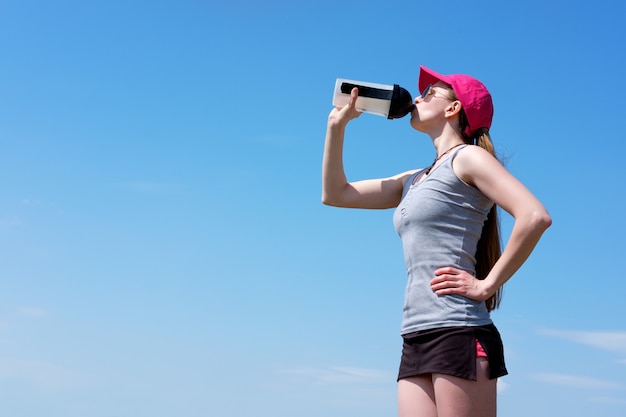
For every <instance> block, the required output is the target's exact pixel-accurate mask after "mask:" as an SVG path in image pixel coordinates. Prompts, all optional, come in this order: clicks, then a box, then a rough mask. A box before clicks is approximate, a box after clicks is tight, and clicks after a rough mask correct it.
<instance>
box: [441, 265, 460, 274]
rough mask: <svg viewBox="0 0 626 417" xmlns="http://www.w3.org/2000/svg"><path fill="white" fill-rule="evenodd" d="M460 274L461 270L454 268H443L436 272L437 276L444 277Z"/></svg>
mask: <svg viewBox="0 0 626 417" xmlns="http://www.w3.org/2000/svg"><path fill="white" fill-rule="evenodd" d="M459 272H460V270H459V269H456V268H455V267H453V266H444V267H442V268H438V269H436V270H435V275H436V276H438V275H444V274H449V275H456V274H458V273H459Z"/></svg>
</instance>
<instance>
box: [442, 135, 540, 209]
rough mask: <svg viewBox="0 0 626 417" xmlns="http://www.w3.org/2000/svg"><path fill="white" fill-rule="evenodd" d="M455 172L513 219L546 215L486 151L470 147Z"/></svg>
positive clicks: (463, 153) (461, 153) (458, 159)
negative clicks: (538, 214) (539, 213)
mask: <svg viewBox="0 0 626 417" xmlns="http://www.w3.org/2000/svg"><path fill="white" fill-rule="evenodd" d="M454 171H455V173H456V174H457V175H458V176H459V178H461V179H462V180H463V181H465V182H467V183H469V184H471V185H473V186H475V187H476V188H478V189H479V190H480V191H481V192H482V193H483V194H485V195H486V196H487V197H489V198H490V199H491V200H492V201H493V202H494V203H495V204H497V205H498V206H500V207H502V209H504V210H505V211H507V212H508V213H509V214H511V215H512V216H513V217H519V216H521V215H523V214H537V213H538V212H541V213H543V212H545V208H544V207H543V205H542V204H541V203H540V202H539V200H537V198H536V197H535V196H534V195H533V194H532V193H531V192H530V191H529V190H528V189H527V188H526V187H525V186H524V185H523V184H522V183H521V182H520V181H519V180H518V179H517V178H515V177H514V176H513V175H512V174H511V173H510V172H509V171H508V170H506V168H504V167H503V166H502V164H501V163H500V162H499V161H498V160H497V159H496V158H495V157H493V155H491V154H490V153H489V152H487V151H486V150H484V149H482V148H480V147H478V146H468V147H467V148H466V149H464V150H463V151H462V152H459V153H458V155H457V157H456V158H455V160H454Z"/></svg>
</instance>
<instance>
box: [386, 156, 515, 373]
mask: <svg viewBox="0 0 626 417" xmlns="http://www.w3.org/2000/svg"><path fill="white" fill-rule="evenodd" d="M466 146H467V145H466ZM466 146H463V147H460V148H459V149H456V150H455V151H454V152H453V153H452V154H451V155H450V156H449V157H448V158H446V159H445V160H443V161H442V162H441V163H440V164H439V165H438V166H436V167H435V168H433V169H432V170H431V172H430V173H429V175H428V176H427V177H426V178H425V179H424V180H423V181H421V182H418V181H417V180H418V179H419V178H420V176H421V175H422V174H423V171H418V172H416V173H415V174H413V175H412V176H410V177H409V178H408V180H407V181H406V182H405V184H404V189H403V193H402V200H401V202H400V204H399V205H398V207H397V208H396V210H395V212H394V215H393V223H394V226H395V228H396V231H397V232H398V234H399V235H400V238H401V240H402V247H403V250H404V259H405V262H406V268H407V284H406V290H405V299H404V308H403V315H402V324H401V332H400V333H401V335H402V336H403V339H404V345H403V349H402V360H401V364H400V370H399V373H398V379H402V378H407V377H410V376H417V375H421V374H426V373H443V374H448V375H454V376H458V377H461V378H466V379H472V380H475V379H476V357H477V354H478V352H477V349H476V343H477V342H479V343H480V345H482V347H483V348H484V351H485V353H486V355H487V359H488V360H489V369H490V378H497V377H499V376H502V375H506V374H507V370H506V367H505V364H504V353H503V347H502V340H501V337H500V334H499V333H498V330H497V329H496V327H495V326H494V325H493V323H492V321H491V318H490V315H489V312H488V311H487V307H486V305H485V302H484V301H475V300H471V299H469V298H467V297H463V296H460V295H454V294H453V295H443V296H439V295H437V294H435V292H434V291H433V290H432V288H431V286H430V280H431V279H433V278H434V277H435V274H434V271H435V270H436V269H438V268H441V267H445V266H452V267H455V268H458V269H462V270H465V271H467V272H469V273H470V274H473V275H474V274H475V266H476V258H475V254H476V247H477V244H478V240H479V239H480V236H481V233H482V229H483V225H484V223H485V220H486V219H487V215H488V213H489V211H490V210H491V208H492V206H493V204H494V203H493V201H491V200H490V199H489V198H488V197H487V196H485V195H484V194H483V193H482V192H481V191H480V190H478V189H477V188H476V187H473V186H471V185H469V184H467V183H465V182H464V181H462V180H461V179H460V178H459V177H457V175H456V174H455V173H454V171H453V169H452V164H453V161H454V158H455V157H456V155H457V154H458V152H460V151H461V150H462V149H464V148H465V147H466Z"/></svg>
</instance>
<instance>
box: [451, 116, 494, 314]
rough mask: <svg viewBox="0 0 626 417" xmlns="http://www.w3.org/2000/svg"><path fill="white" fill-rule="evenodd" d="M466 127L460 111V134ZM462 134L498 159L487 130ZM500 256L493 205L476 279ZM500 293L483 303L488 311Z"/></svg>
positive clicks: (482, 238)
mask: <svg viewBox="0 0 626 417" xmlns="http://www.w3.org/2000/svg"><path fill="white" fill-rule="evenodd" d="M467 126H468V122H467V116H466V115H465V110H463V109H461V113H460V115H459V128H460V130H461V132H464V131H465V128H466V127H467ZM462 134H463V140H464V141H465V143H467V144H471V145H474V144H475V145H477V146H480V147H481V148H483V149H485V150H486V151H487V152H489V153H490V154H491V155H493V156H494V158H496V159H498V157H497V156H496V153H495V150H494V148H493V142H492V141H491V137H490V136H489V130H488V129H486V128H480V129H478V130H477V131H476V132H474V134H473V136H472V137H468V136H467V135H465V133H462ZM501 254H502V245H501V241H500V221H499V220H498V207H497V206H496V205H495V204H494V205H493V206H492V207H491V210H490V211H489V214H488V215H487V220H486V221H485V223H484V225H483V230H482V232H481V235H480V239H479V240H478V246H477V247H476V278H478V279H485V278H486V277H487V274H489V271H491V268H493V265H494V264H495V263H496V261H497V260H498V259H499V258H500V255H501ZM502 292H503V287H500V288H498V290H497V291H496V293H495V294H494V295H492V296H491V297H489V298H488V299H487V300H486V301H485V305H486V306H487V310H488V311H492V310H495V309H496V308H498V307H499V306H500V302H501V301H502Z"/></svg>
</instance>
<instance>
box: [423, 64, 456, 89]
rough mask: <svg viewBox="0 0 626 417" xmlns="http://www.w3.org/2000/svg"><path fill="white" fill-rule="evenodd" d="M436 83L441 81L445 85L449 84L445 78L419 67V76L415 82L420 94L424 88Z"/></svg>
mask: <svg viewBox="0 0 626 417" xmlns="http://www.w3.org/2000/svg"><path fill="white" fill-rule="evenodd" d="M437 81H443V82H444V83H446V84H451V82H450V81H449V80H448V77H447V76H445V75H442V74H439V73H438V72H435V71H433V70H431V69H429V68H426V67H425V66H423V65H420V75H419V78H418V82H417V88H418V89H419V92H420V93H422V91H424V89H425V88H426V87H428V86H429V85H432V84H435V83H436V82H437Z"/></svg>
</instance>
